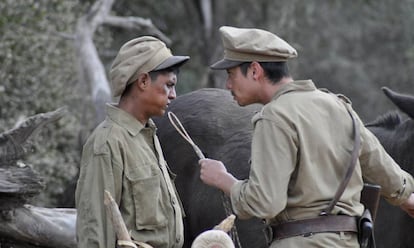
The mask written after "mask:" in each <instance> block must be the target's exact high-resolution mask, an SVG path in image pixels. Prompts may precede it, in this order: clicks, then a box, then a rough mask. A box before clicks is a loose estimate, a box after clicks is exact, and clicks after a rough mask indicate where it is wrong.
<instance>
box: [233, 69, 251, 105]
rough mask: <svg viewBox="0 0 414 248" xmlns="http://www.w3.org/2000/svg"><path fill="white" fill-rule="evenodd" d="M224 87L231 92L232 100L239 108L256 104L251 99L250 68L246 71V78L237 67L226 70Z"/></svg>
mask: <svg viewBox="0 0 414 248" xmlns="http://www.w3.org/2000/svg"><path fill="white" fill-rule="evenodd" d="M226 71H227V81H226V87H227V89H229V90H230V91H231V94H232V95H233V97H234V100H236V101H237V103H238V104H239V105H240V106H246V105H249V104H252V103H255V102H256V99H255V98H254V97H253V93H254V89H255V88H254V86H255V84H254V83H253V78H252V72H251V70H250V68H249V69H248V70H247V74H246V76H245V75H243V73H242V71H241V70H240V67H239V66H236V67H233V68H230V69H227V70H226Z"/></svg>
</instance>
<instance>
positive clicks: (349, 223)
mask: <svg viewBox="0 0 414 248" xmlns="http://www.w3.org/2000/svg"><path fill="white" fill-rule="evenodd" d="M272 230H273V239H284V238H289V237H294V236H300V235H302V236H303V235H310V234H313V233H322V232H355V233H357V232H358V228H357V218H356V217H351V216H347V215H327V216H319V217H316V218H311V219H304V220H295V221H288V222H285V223H282V224H279V225H275V226H272Z"/></svg>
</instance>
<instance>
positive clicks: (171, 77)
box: [146, 72, 177, 117]
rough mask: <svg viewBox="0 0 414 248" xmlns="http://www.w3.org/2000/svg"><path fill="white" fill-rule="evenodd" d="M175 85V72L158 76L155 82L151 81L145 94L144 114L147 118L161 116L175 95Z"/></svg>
mask: <svg viewBox="0 0 414 248" xmlns="http://www.w3.org/2000/svg"><path fill="white" fill-rule="evenodd" d="M176 84H177V75H176V73H175V72H165V73H161V74H159V75H158V76H157V77H156V78H155V80H151V83H150V85H149V90H148V92H147V94H148V95H147V97H146V99H147V101H146V110H147V111H146V112H147V116H148V117H152V116H162V115H164V114H165V111H166V109H167V107H168V105H169V104H170V102H171V100H174V99H175V98H176V97H177V95H176V92H175V86H176Z"/></svg>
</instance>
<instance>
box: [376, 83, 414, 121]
mask: <svg viewBox="0 0 414 248" xmlns="http://www.w3.org/2000/svg"><path fill="white" fill-rule="evenodd" d="M381 89H382V91H383V92H384V94H385V95H386V96H387V97H388V98H389V99H390V100H391V101H392V102H393V103H394V104H395V105H396V106H397V107H398V108H399V109H400V110H401V111H402V112H404V113H406V114H407V115H408V116H410V117H411V119H414V97H413V96H411V95H406V94H401V93H397V92H395V91H392V90H391V89H389V88H388V87H382V88H381Z"/></svg>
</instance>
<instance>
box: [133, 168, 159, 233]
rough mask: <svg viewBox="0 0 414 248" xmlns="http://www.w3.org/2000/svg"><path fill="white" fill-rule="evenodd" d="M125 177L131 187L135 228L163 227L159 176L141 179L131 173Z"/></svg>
mask: <svg viewBox="0 0 414 248" xmlns="http://www.w3.org/2000/svg"><path fill="white" fill-rule="evenodd" d="M126 177H127V179H128V181H129V182H130V185H131V192H132V198H133V199H132V202H133V205H134V210H135V224H136V228H137V229H138V230H143V229H146V230H157V229H159V228H160V227H165V226H166V224H167V218H166V216H165V213H164V208H163V205H162V194H161V177H160V175H159V174H157V173H155V175H150V176H145V177H142V175H141V176H140V175H137V173H134V171H131V172H129V173H127V174H126Z"/></svg>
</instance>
